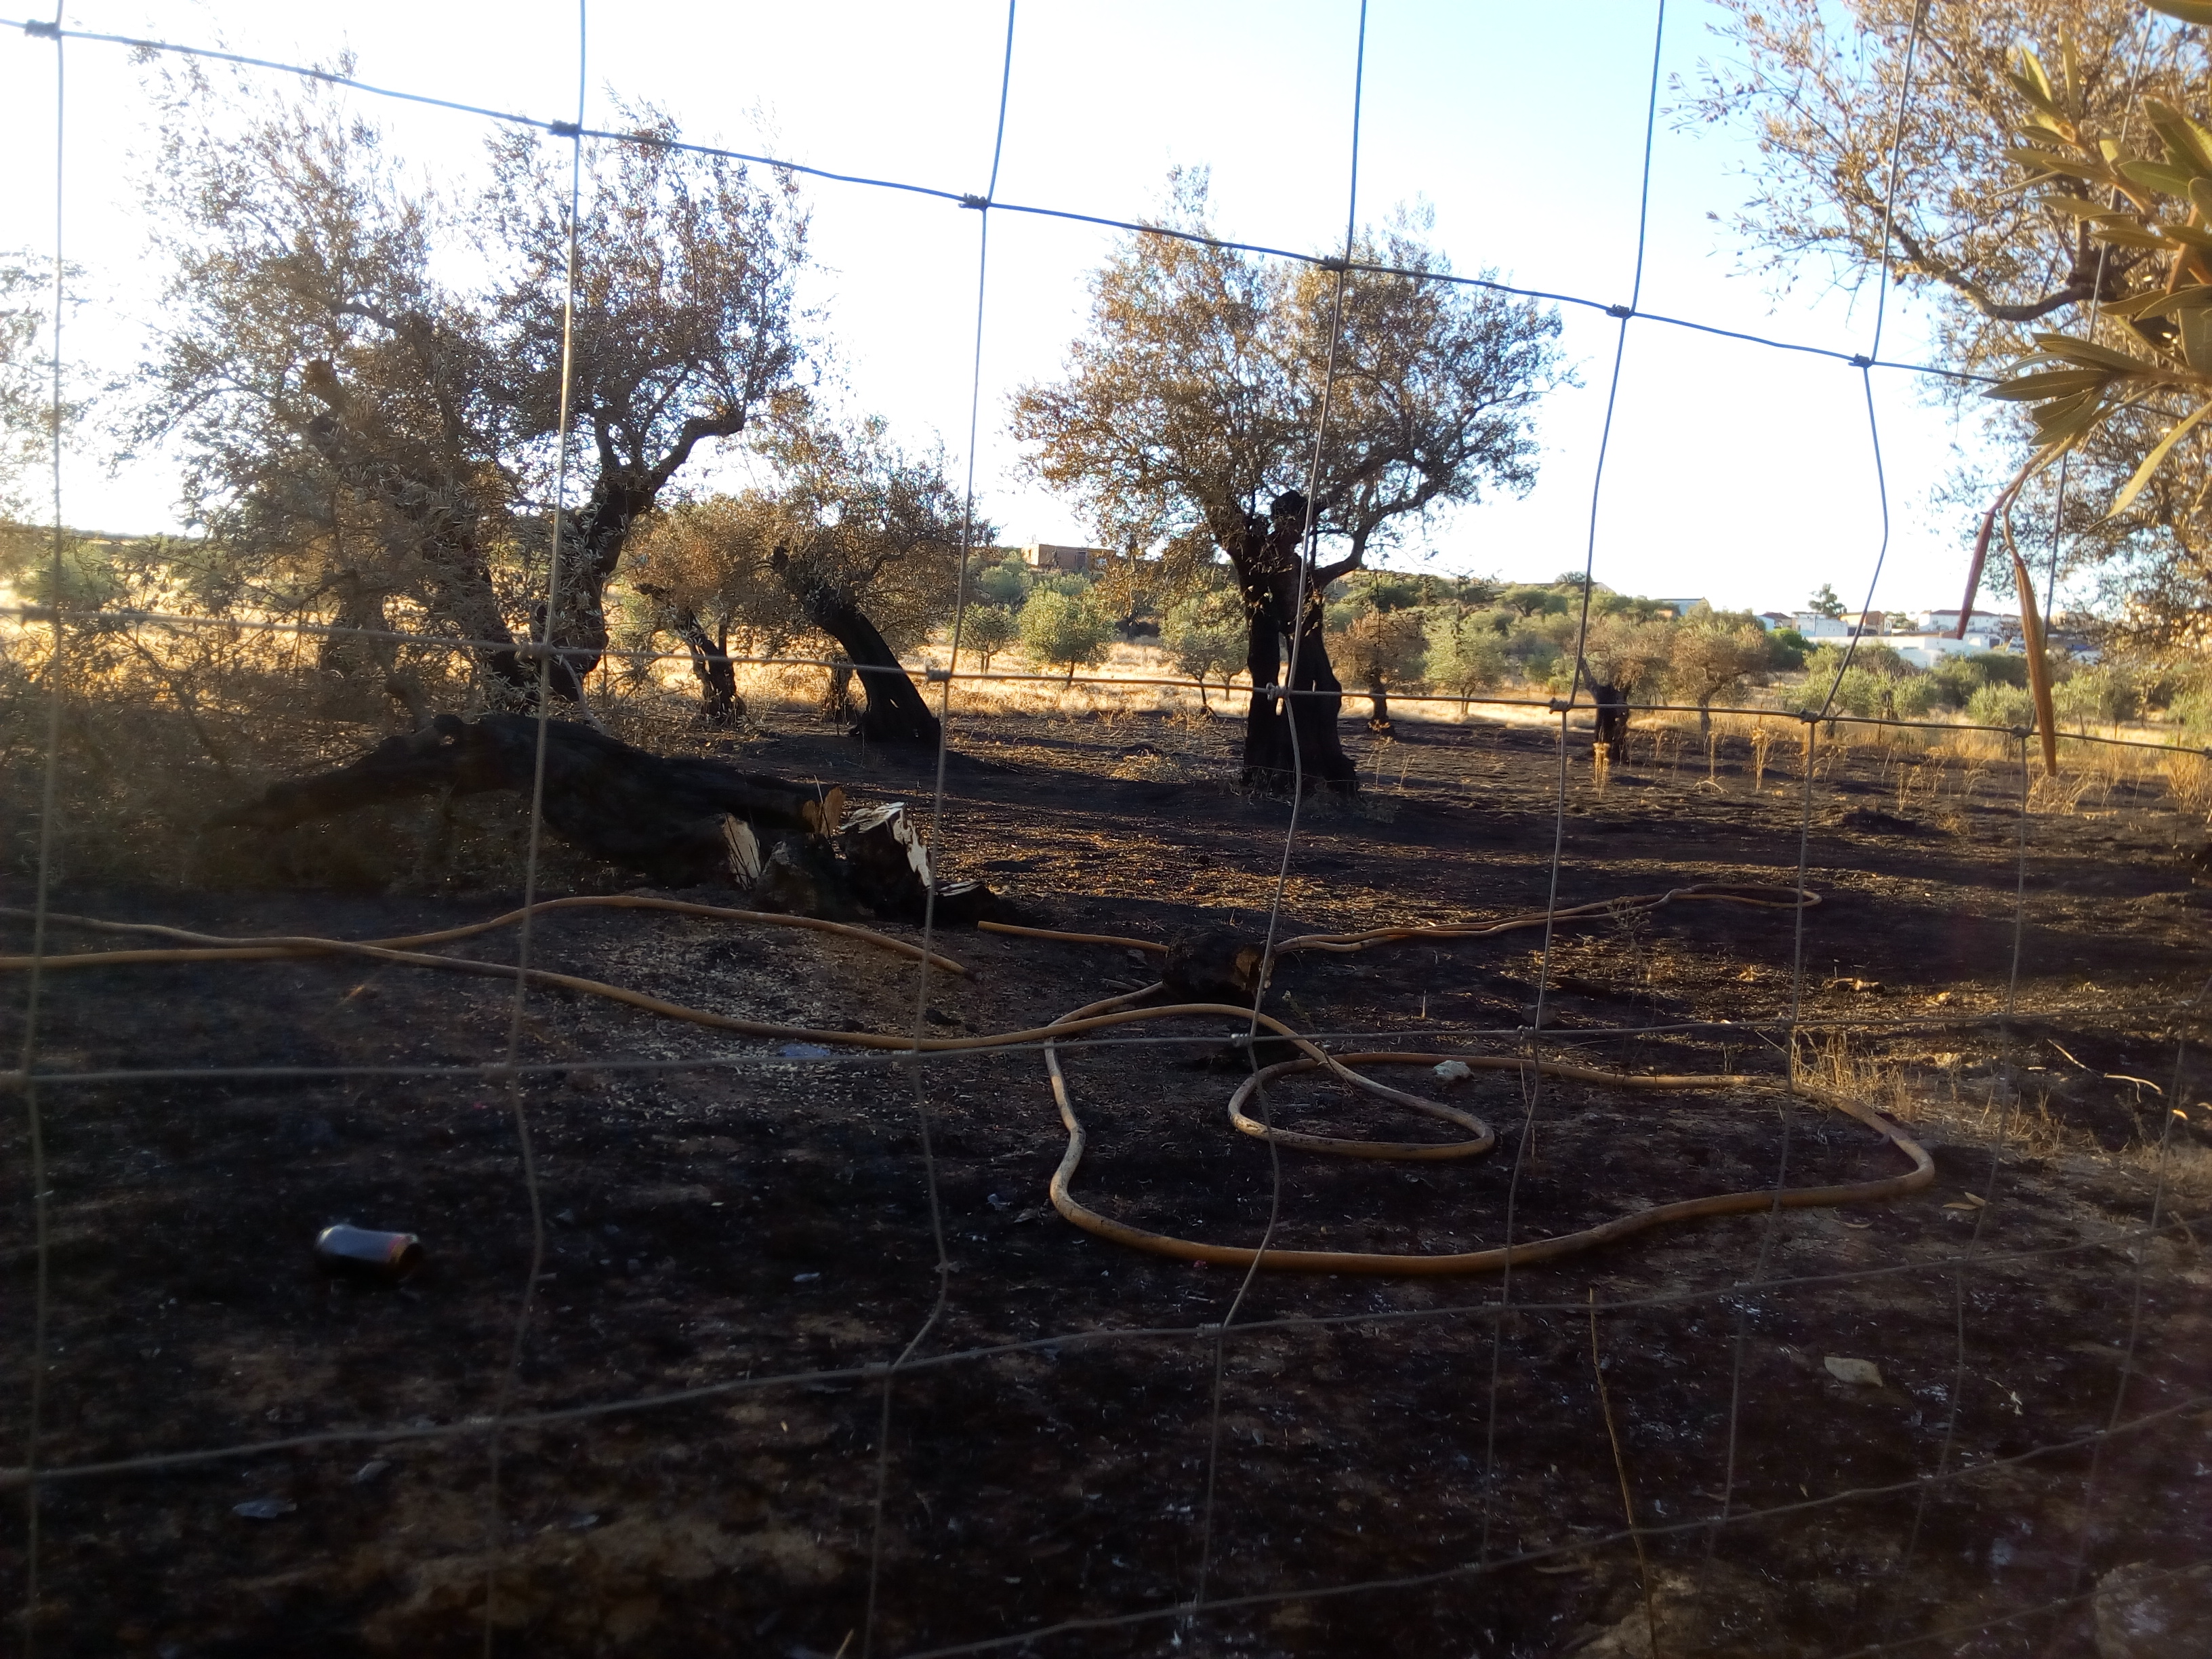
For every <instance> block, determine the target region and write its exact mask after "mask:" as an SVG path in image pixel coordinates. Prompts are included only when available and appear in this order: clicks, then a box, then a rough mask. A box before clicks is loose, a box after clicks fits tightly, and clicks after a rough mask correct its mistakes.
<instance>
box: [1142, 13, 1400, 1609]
mask: <svg viewBox="0 0 2212 1659" xmlns="http://www.w3.org/2000/svg"><path fill="white" fill-rule="evenodd" d="M1366 82H1367V0H1359V22H1358V33H1357V36H1356V39H1355V40H1354V44H1353V47H1352V139H1351V157H1350V165H1349V167H1348V175H1349V176H1348V181H1347V184H1346V191H1345V209H1344V257H1343V261H1342V263H1341V264H1340V265H1339V266H1338V268H1337V270H1336V283H1335V288H1334V292H1333V294H1332V295H1331V296H1330V301H1329V317H1328V356H1327V358H1326V359H1325V361H1324V362H1323V366H1322V387H1321V410H1320V413H1319V416H1317V418H1316V420H1315V422H1314V441H1313V455H1312V459H1311V460H1310V462H1309V464H1308V465H1307V468H1306V489H1305V498H1306V506H1305V522H1304V524H1303V525H1302V526H1299V535H1298V571H1297V583H1296V585H1295V587H1294V590H1293V597H1292V599H1291V648H1290V652H1289V653H1288V654H1289V660H1288V662H1287V663H1286V664H1285V666H1284V669H1283V692H1284V695H1282V696H1278V697H1277V698H1276V699H1275V700H1274V710H1275V714H1274V717H1275V718H1278V719H1279V720H1281V721H1282V722H1283V726H1284V728H1285V731H1286V732H1288V733H1289V736H1290V739H1291V812H1290V821H1289V822H1288V823H1286V824H1285V826H1284V828H1283V852H1282V856H1281V858H1280V859H1279V860H1278V861H1277V864H1276V866H1275V885H1274V890H1273V892H1272V893H1271V894H1270V895H1269V896H1268V901H1267V932H1266V933H1265V935H1264V937H1263V938H1262V939H1261V946H1260V965H1259V969H1258V972H1257V975H1256V982H1255V984H1254V985H1253V987H1252V1014H1251V1018H1250V1019H1249V1021H1248V1022H1247V1023H1246V1025H1245V1028H1244V1054H1245V1059H1246V1061H1247V1063H1248V1064H1249V1066H1251V1068H1252V1071H1253V1073H1254V1074H1255V1075H1256V1074H1257V1073H1258V1072H1259V1070H1260V1045H1259V1037H1260V1010H1261V1006H1262V1005H1263V1004H1264V1003H1265V1002H1266V1001H1267V980H1268V977H1269V975H1271V974H1272V973H1273V969H1274V961H1275V939H1276V935H1277V933H1278V932H1279V929H1280V928H1281V926H1282V919H1283V899H1284V896H1285V894H1286V893H1287V892H1288V891H1289V889H1290V881H1291V853H1292V850H1293V849H1294V848H1296V846H1297V836H1298V813H1299V811H1300V810H1301V809H1302V808H1303V807H1304V804H1305V795H1306V770H1305V750H1304V744H1303V743H1302V742H1301V741H1300V739H1299V736H1298V721H1297V702H1296V700H1295V697H1294V696H1293V695H1291V694H1293V693H1295V691H1296V690H1297V683H1298V653H1299V647H1301V645H1302V644H1303V643H1304V639H1305V631H1306V605H1307V603H1308V599H1309V584H1310V583H1311V582H1312V580H1313V579H1314V575H1315V568H1316V553H1317V548H1318V544H1319V539H1320V515H1321V467H1322V453H1323V448H1324V447H1325V445H1326V444H1327V442H1328V421H1329V416H1330V414H1331V412H1332V409H1333V405H1334V401H1335V398H1336V372H1337V361H1336V360H1337V353H1338V351H1339V350H1340V349H1341V348H1342V345H1343V343H1344V290H1345V284H1346V280H1347V279H1348V278H1349V276H1350V275H1351V266H1352V253H1353V252H1354V250H1355V247H1356V246H1357V243H1358V229H1359V112H1360V103H1361V100H1362V98H1363V97H1364V93H1365V88H1366ZM1310 597H1311V599H1312V600H1313V602H1314V603H1316V604H1318V603H1319V602H1320V595H1318V594H1313V595H1311V596H1310ZM1256 712H1257V711H1256V709H1255V713H1256ZM1253 1092H1254V1096H1255V1103H1256V1104H1257V1105H1258V1106H1259V1109H1260V1122H1261V1127H1263V1128H1265V1129H1267V1131H1268V1133H1267V1135H1266V1136H1265V1137H1264V1138H1265V1139H1266V1141H1267V1225H1266V1226H1265V1227H1264V1228H1262V1229H1261V1233H1260V1243H1259V1246H1258V1248H1257V1249H1255V1250H1254V1251H1253V1252H1252V1260H1251V1261H1249V1262H1248V1263H1247V1264H1246V1265H1245V1268H1244V1276H1243V1278H1242V1279H1239V1280H1238V1281H1237V1290H1236V1292H1235V1294H1233V1295H1232V1296H1231V1297H1230V1299H1229V1307H1228V1309H1227V1310H1226V1311H1225V1312H1224V1313H1223V1315H1222V1316H1221V1318H1220V1321H1219V1322H1218V1323H1217V1324H1215V1325H1214V1327H1213V1329H1212V1336H1213V1345H1212V1346H1213V1376H1212V1398H1211V1400H1210V1401H1209V1404H1208V1407H1207V1412H1206V1480H1205V1485H1204V1488H1203V1497H1202V1499H1201V1503H1200V1522H1199V1548H1198V1575H1197V1578H1196V1580H1195V1582H1194V1585H1193V1588H1192V1592H1191V1599H1190V1604H1189V1609H1188V1613H1187V1614H1186V1615H1185V1620H1184V1623H1185V1625H1186V1626H1187V1627H1188V1626H1194V1624H1195V1621H1196V1619H1197V1616H1198V1613H1199V1612H1200V1609H1201V1608H1202V1607H1204V1606H1205V1604H1206V1588H1207V1584H1208V1582H1209V1580H1210V1578H1211V1577H1212V1569H1213V1516H1214V1498H1215V1492H1216V1489H1217V1487H1218V1483H1219V1474H1220V1467H1221V1397H1222V1390H1223V1389H1224V1388H1225V1386H1226V1383H1227V1371H1228V1364H1229V1329H1230V1327H1231V1326H1232V1325H1234V1324H1235V1323H1236V1322H1237V1314H1238V1313H1239V1312H1240V1311H1242V1310H1243V1306H1244V1299H1245V1297H1247V1296H1249V1294H1250V1293H1251V1290H1252V1285H1253V1282H1254V1281H1255V1279H1257V1278H1258V1277H1259V1273H1260V1267H1261V1263H1262V1262H1264V1261H1266V1260H1267V1247H1268V1245H1270V1244H1272V1243H1274V1239H1275V1230H1276V1228H1277V1227H1278V1226H1279V1225H1280V1224H1281V1221H1282V1215H1283V1152H1282V1148H1281V1147H1280V1146H1278V1145H1277V1144H1276V1141H1275V1138H1274V1133H1273V1131H1274V1127H1275V1115H1274V1108H1273V1103H1271V1102H1270V1101H1269V1100H1268V1098H1267V1091H1266V1090H1265V1089H1264V1088H1261V1089H1257V1090H1255V1091H1253Z"/></svg>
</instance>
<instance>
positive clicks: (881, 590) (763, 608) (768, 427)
mask: <svg viewBox="0 0 2212 1659" xmlns="http://www.w3.org/2000/svg"><path fill="white" fill-rule="evenodd" d="M753 447H754V451H755V453H756V455H757V459H759V460H760V461H761V462H762V463H763V465H764V466H765V467H766V468H767V470H768V471H769V482H767V483H763V485H761V486H759V487H757V488H755V489H750V490H747V491H745V492H744V493H743V494H741V495H736V496H710V497H708V498H706V499H704V500H702V501H691V502H685V503H680V504H678V505H675V506H673V507H671V508H669V509H668V510H666V511H665V512H662V513H657V514H655V515H654V517H653V520H651V521H650V523H649V524H648V526H647V527H646V529H645V531H644V532H643V533H642V534H641V535H640V536H638V537H637V538H635V547H634V548H633V550H632V552H631V555H630V556H629V559H628V560H627V562H625V565H624V574H625V579H626V580H628V582H629V586H631V587H632V588H633V589H635V591H636V592H639V593H641V594H643V595H645V596H647V598H649V599H652V600H653V601H654V602H655V604H656V605H657V606H658V609H657V610H656V611H653V612H651V613H649V616H650V620H649V621H648V623H647V632H648V633H650V632H652V631H653V630H656V629H662V628H665V629H667V630H668V631H670V632H672V633H674V634H676V635H677V636H678V638H679V639H682V640H684V643H685V645H686V647H687V648H689V649H690V652H691V655H692V659H693V662H694V665H695V668H696V667H697V666H698V665H700V664H701V663H702V660H703V662H704V664H705V670H704V671H702V672H700V675H699V678H700V683H701V696H702V716H703V717H704V718H707V719H709V720H711V719H713V718H714V711H715V708H716V707H717V700H718V698H720V697H721V696H722V695H723V694H722V692H721V691H720V689H719V685H718V682H717V680H716V678H715V675H716V672H717V670H716V668H715V657H716V654H717V653H718V652H726V641H727V640H728V639H729V638H730V637H731V636H732V634H733V633H734V634H736V635H738V636H740V637H742V638H744V640H745V641H747V643H748V644H749V645H750V646H751V647H754V648H755V649H757V650H758V651H760V652H762V653H775V652H781V651H783V650H785V649H787V648H788V647H790V646H792V645H793V644H794V643H798V644H803V645H808V646H811V647H812V648H815V649H817V650H823V651H827V652H829V653H832V654H834V655H836V657H837V658H838V659H840V662H839V665H838V666H837V667H836V668H834V669H833V670H832V671H831V673H830V695H829V702H828V712H829V714H831V715H832V716H833V717H836V718H842V717H844V716H845V715H846V714H847V713H848V706H847V689H848V687H849V685H850V684H851V682H852V680H853V678H854V677H855V675H857V677H858V678H859V680H860V688H861V693H862V697H863V708H862V711H861V713H860V717H859V720H858V722H857V725H856V727H855V730H856V731H857V732H859V733H860V734H862V735H865V736H866V737H868V738H871V739H872V740H874V741H878V742H887V743H900V742H912V743H934V742H935V741H936V740H937V733H938V722H937V718H936V716H935V715H933V714H931V713H930V711H929V707H928V704H927V702H924V700H923V698H922V696H921V691H920V690H918V689H917V688H916V687H915V684H914V683H913V681H912V680H911V679H910V678H908V675H907V671H906V670H905V668H904V667H903V666H902V665H901V664H900V661H899V656H900V653H902V652H905V651H911V650H912V649H913V648H914V647H916V646H918V645H920V644H921V642H922V641H923V639H924V638H925V637H926V636H927V634H928V632H929V630H930V629H932V628H933V627H935V626H937V625H938V624H939V623H942V622H944V621H946V620H949V619H950V618H951V615H952V611H953V607H954V604H955V601H956V599H957V595H958V590H959V580H960V577H959V572H960V560H961V527H962V523H963V504H962V501H961V496H960V494H959V492H958V491H957V489H955V488H954V487H953V486H952V484H951V483H950V482H948V480H947V479H946V477H945V459H944V457H943V455H942V454H940V453H938V452H936V451H935V450H930V451H927V452H923V453H909V452H908V451H907V450H906V449H904V448H903V447H901V446H900V445H899V444H898V443H897V442H896V441H895V440H894V439H893V438H892V437H891V435H890V429H889V428H888V426H887V425H886V423H885V422H883V421H882V420H880V419H875V418H869V419H862V420H857V421H853V422H836V421H833V420H829V419H826V418H824V417H823V416H821V415H820V414H819V413H818V412H817V410H814V409H812V408H811V407H810V406H809V405H808V404H805V402H804V401H803V400H792V401H791V402H790V403H788V404H787V406H786V407H785V408H784V409H783V410H781V411H780V412H779V414H778V416H777V417H776V418H775V420H773V421H771V422H766V423H764V424H763V429H762V431H761V433H760V434H758V435H757V436H756V438H755V441H754V446H753ZM972 533H973V534H974V535H975V537H976V538H981V539H985V540H987V539H988V538H989V537H990V535H991V533H992V530H991V526H989V525H987V524H983V525H977V526H973V530H972ZM700 635H712V637H710V638H708V640H707V641H706V643H707V644H708V645H709V646H712V647H714V649H713V650H707V651H703V652H702V647H701V644H700V642H699V636H700ZM724 666H726V656H725V659H724ZM729 689H730V693H731V695H734V690H735V687H734V681H733V680H732V683H731V685H730V688H729Z"/></svg>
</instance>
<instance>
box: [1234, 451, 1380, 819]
mask: <svg viewBox="0 0 2212 1659" xmlns="http://www.w3.org/2000/svg"><path fill="white" fill-rule="evenodd" d="M1269 513H1270V517H1269V518H1268V519H1261V518H1258V517H1256V516H1255V517H1252V518H1249V519H1247V520H1245V521H1244V523H1243V526H1241V528H1240V527H1237V526H1231V528H1230V532H1229V533H1228V534H1226V535H1225V536H1223V537H1221V538H1220V540H1221V543H1222V547H1223V550H1224V551H1225V552H1226V553H1227V554H1228V555H1229V559H1230V562H1231V564H1232V565H1234V566H1235V567H1236V570H1237V587H1238V589H1239V591H1240V592H1242V594H1243V599H1244V615H1245V620H1246V629H1247V632H1246V636H1245V653H1244V667H1245V671H1246V672H1248V673H1249V674H1250V675H1251V677H1252V701H1251V705H1250V708H1249V709H1248V711H1247V712H1246V714H1245V717H1244V787H1246V788H1248V789H1266V790H1271V791H1286V790H1290V789H1292V788H1294V787H1297V784H1298V782H1299V781H1301V780H1303V781H1304V787H1306V788H1308V789H1312V788H1316V787H1327V788H1328V789H1329V790H1331V791H1333V792H1334V793H1338V794H1344V795H1349V794H1354V793H1358V788H1359V777H1358V773H1357V771H1356V770H1355V769H1353V767H1352V759H1351V757H1349V756H1348V755H1346V753H1345V752H1344V744H1343V742H1342V740H1341V739H1340V738H1339V737H1338V735H1337V726H1336V722H1337V716H1338V714H1339V713H1340V711H1341V710H1342V708H1343V706H1344V697H1343V690H1344V688H1343V686H1342V685H1341V684H1339V682H1338V680H1337V678H1336V671H1335V670H1334V668H1332V667H1331V666H1330V665H1329V660H1328V642H1327V641H1326V640H1325V639H1324V637H1323V635H1322V594H1321V589H1322V586H1323V584H1322V583H1321V582H1318V581H1314V580H1309V581H1307V582H1306V583H1305V584H1304V605H1303V607H1301V605H1300V602H1299V598H1300V591H1301V584H1300V581H1299V576H1300V567H1301V563H1302V558H1301V550H1300V545H1299V544H1300V543H1301V542H1302V541H1303V540H1304V531H1305V517H1306V501H1305V497H1304V495H1300V494H1299V493H1298V492H1297V491H1296V490H1294V489H1293V490H1286V491H1285V492H1284V493H1283V494H1282V495H1279V496H1277V497H1276V498H1275V500H1274V502H1273V506H1272V507H1271V508H1270V509H1269ZM1286 644H1287V645H1288V646H1289V647H1290V648H1289V651H1288V653H1287V654H1288V665H1287V666H1288V673H1287V678H1286V677H1285V645H1286ZM1284 691H1287V692H1289V693H1291V695H1290V696H1282V695H1279V693H1280V692H1284ZM1300 694H1303V695H1300ZM1286 710H1287V712H1285V711H1286Z"/></svg>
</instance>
